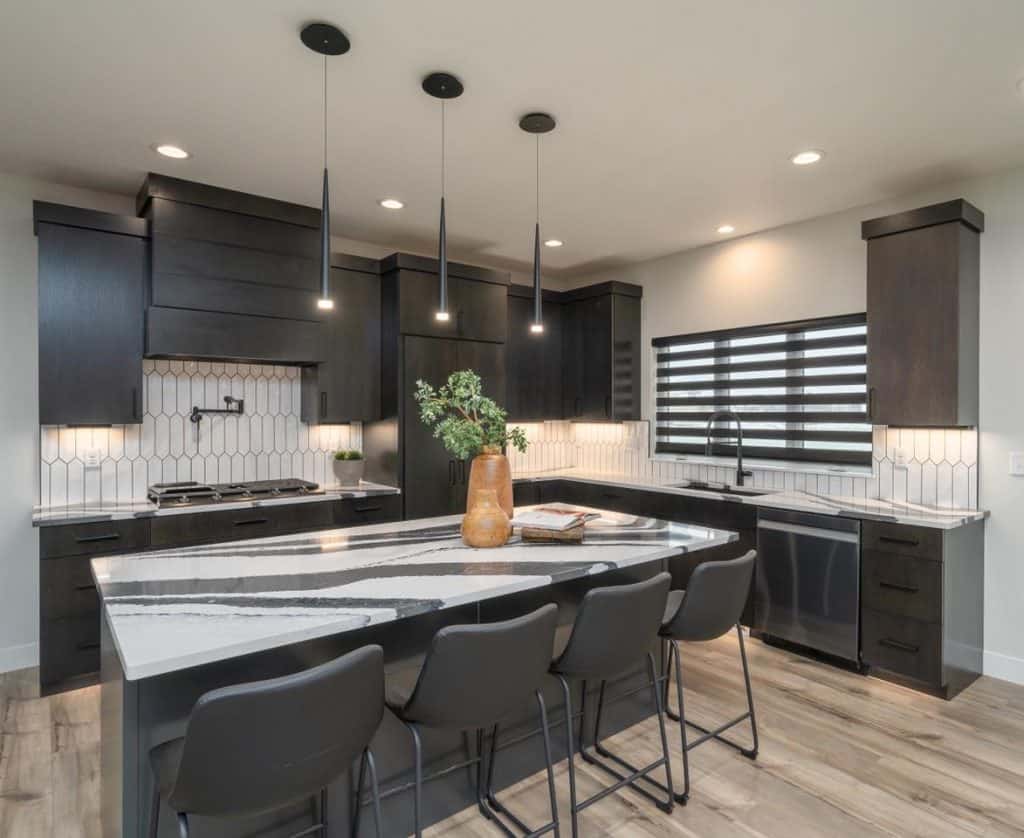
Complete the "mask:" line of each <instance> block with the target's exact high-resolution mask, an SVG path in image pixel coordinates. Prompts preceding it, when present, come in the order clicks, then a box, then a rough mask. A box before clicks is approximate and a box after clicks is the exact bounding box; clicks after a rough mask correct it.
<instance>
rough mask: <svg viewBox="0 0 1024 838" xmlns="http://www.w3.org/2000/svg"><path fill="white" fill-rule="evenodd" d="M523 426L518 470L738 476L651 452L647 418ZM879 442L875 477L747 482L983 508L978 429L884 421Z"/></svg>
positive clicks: (757, 474)
mask: <svg viewBox="0 0 1024 838" xmlns="http://www.w3.org/2000/svg"><path fill="white" fill-rule="evenodd" d="M519 427H521V428H523V429H524V431H525V432H526V436H527V439H528V440H529V441H530V446H529V448H528V449H527V452H526V453H525V454H519V453H518V452H512V453H511V454H510V460H511V464H512V470H513V473H514V474H515V473H524V472H531V471H542V470H549V469H565V468H583V469H587V470H588V471H596V472H606V473H610V474H626V475H629V476H631V477H636V478H652V479H657V480H660V481H676V480H678V481H682V480H705V481H709V482H717V483H732V482H735V468H734V467H730V466H718V465H707V464H702V463H686V462H681V461H673V460H671V459H665V458H657V459H655V458H652V457H650V456H649V455H648V450H649V431H648V425H647V423H646V422H621V423H614V424H611V423H608V424H605V423H590V422H580V423H573V422H563V421H551V422H537V423H527V424H522V425H520V426H519ZM872 448H873V452H872V474H871V475H870V476H868V475H866V474H863V475H841V474H822V473H814V472H811V471H806V470H797V469H793V470H787V469H783V468H771V469H759V468H756V467H755V468H752V469H750V470H751V471H753V477H752V478H748V482H749V484H750V485H753V486H755V487H759V488H768V489H789V490H797V491H806V492H813V493H815V494H823V495H842V496H846V497H862V498H883V499H887V500H888V499H893V500H901V501H908V502H910V503H924V504H929V505H932V506H939V507H945V508H959V509H976V508H977V507H978V432H977V431H976V430H970V429H967V430H964V429H959V428H948V429H946V428H944V429H933V430H923V429H917V428H884V427H877V428H875V429H874V434H873V445H872ZM898 454H900V455H902V457H898V456H897V455H898ZM904 458H905V459H904Z"/></svg>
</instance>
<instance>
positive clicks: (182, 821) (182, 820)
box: [178, 812, 188, 838]
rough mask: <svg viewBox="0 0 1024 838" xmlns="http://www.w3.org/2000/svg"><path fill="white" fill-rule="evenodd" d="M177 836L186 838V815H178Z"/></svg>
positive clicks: (182, 813)
mask: <svg viewBox="0 0 1024 838" xmlns="http://www.w3.org/2000/svg"><path fill="white" fill-rule="evenodd" d="M178 835H180V836H181V838H188V815H186V814H185V813H184V812H181V813H179V815H178Z"/></svg>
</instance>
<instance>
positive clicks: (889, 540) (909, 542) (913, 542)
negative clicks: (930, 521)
mask: <svg viewBox="0 0 1024 838" xmlns="http://www.w3.org/2000/svg"><path fill="white" fill-rule="evenodd" d="M878 540H879V541H884V542H885V543H886V544H903V545H906V546H907V547H917V546H919V545H920V544H921V542H920V541H918V540H917V539H915V538H893V537H892V536H889V535H880V536H878Z"/></svg>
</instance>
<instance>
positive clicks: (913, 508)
mask: <svg viewBox="0 0 1024 838" xmlns="http://www.w3.org/2000/svg"><path fill="white" fill-rule="evenodd" d="M555 479H557V480H578V481H581V482H584V483H600V484H603V485H607V486H618V487H621V488H626V489H630V488H632V489H654V490H656V491H659V492H666V493H672V494H678V495H690V496H693V497H701V498H709V497H710V498H715V499H717V500H724V501H730V502H732V503H745V504H750V505H753V506H763V507H768V508H771V509H792V510H794V511H797V512H814V513H817V514H819V515H837V516H842V517H848V518H859V519H862V520H865V519H866V520H875V521H890V522H893V523H898V524H909V525H911V526H917V527H933V528H935V529H947V530H948V529H955V528H957V527H962V526H964V525H965V524H970V523H972V522H973V521H980V520H983V519H985V518H987V517H988V515H989V513H988V511H987V510H984V509H946V508H943V507H937V506H928V505H925V504H916V503H907V502H905V501H896V500H881V499H872V498H856V497H843V496H839V495H818V494H812V493H811V492H796V491H788V490H783V489H752V488H750V487H744V488H743V489H742V490H740V491H743V492H751V493H752V494H749V495H748V494H743V495H737V494H730V492H731V491H734V488H733V487H730V486H725V485H719V484H708V485H709V486H710V487H712V488H707V489H703V488H700V489H698V488H687V487H686V486H683V485H680V483H681V482H686V481H677V480H661V479H658V478H639V477H635V476H633V475H626V474H616V473H609V472H597V471H588V470H586V469H579V468H569V469H552V470H550V471H534V472H517V473H516V474H514V475H513V480H514V481H516V482H520V481H524V480H555Z"/></svg>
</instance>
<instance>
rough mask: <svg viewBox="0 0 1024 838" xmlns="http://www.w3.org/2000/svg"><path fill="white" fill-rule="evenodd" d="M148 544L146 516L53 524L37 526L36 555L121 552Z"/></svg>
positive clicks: (50, 556) (138, 548)
mask: <svg viewBox="0 0 1024 838" xmlns="http://www.w3.org/2000/svg"><path fill="white" fill-rule="evenodd" d="M148 546H149V520H148V519H129V520H126V521H99V522H97V523H92V524H55V525H52V526H48V527H41V528H40V530H39V555H40V556H41V557H42V558H44V559H49V558H53V557H55V556H96V555H101V554H103V553H124V552H127V551H130V550H145V549H146V547H148Z"/></svg>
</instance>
